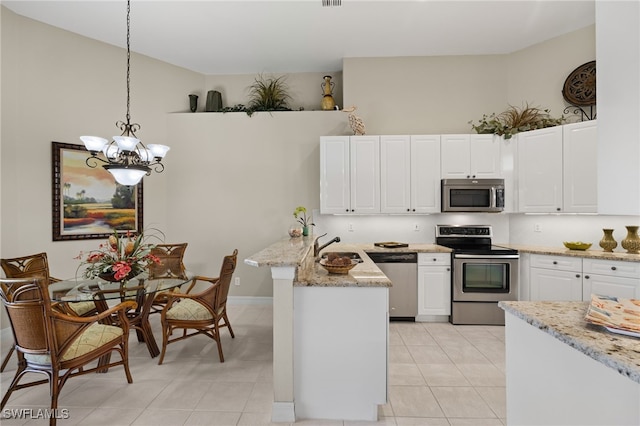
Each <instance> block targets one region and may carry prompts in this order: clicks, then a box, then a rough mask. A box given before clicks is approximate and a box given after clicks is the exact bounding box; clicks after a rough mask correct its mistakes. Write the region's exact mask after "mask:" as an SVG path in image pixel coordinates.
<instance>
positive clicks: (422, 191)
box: [411, 135, 440, 213]
mask: <svg viewBox="0 0 640 426" xmlns="http://www.w3.org/2000/svg"><path fill="white" fill-rule="evenodd" d="M411 212H412V213H414V212H415V213H439V212H440V135H419V136H411Z"/></svg>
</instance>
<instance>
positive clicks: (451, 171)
mask: <svg viewBox="0 0 640 426" xmlns="http://www.w3.org/2000/svg"><path fill="white" fill-rule="evenodd" d="M440 149H441V162H440V165H441V168H442V169H441V175H442V178H443V179H469V178H475V179H485V178H499V177H502V176H501V174H500V162H501V158H500V141H499V138H497V137H495V136H494V135H475V134H474V135H442V136H441V144H440Z"/></svg>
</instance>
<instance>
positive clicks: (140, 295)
mask: <svg viewBox="0 0 640 426" xmlns="http://www.w3.org/2000/svg"><path fill="white" fill-rule="evenodd" d="M189 282H191V274H187V275H185V276H184V277H170V278H149V277H148V275H147V274H146V273H144V274H141V275H138V276H137V277H135V278H133V279H131V280H129V281H127V282H126V283H124V284H122V283H120V282H109V281H106V280H103V279H101V278H94V279H88V280H87V279H76V278H74V279H69V280H63V281H58V282H54V283H51V284H50V285H49V295H50V297H51V300H52V301H54V302H59V303H82V302H93V303H95V305H96V308H97V310H98V311H99V312H102V311H105V310H107V309H108V308H109V306H111V305H114V304H117V303H119V302H121V301H124V300H134V301H135V302H136V303H137V306H136V308H135V309H132V310H130V311H129V312H127V319H128V321H129V326H130V327H131V328H133V329H135V330H136V334H137V336H138V341H139V342H144V343H145V344H146V345H147V348H148V349H149V354H150V355H151V357H152V358H154V357H156V356H158V355H160V350H159V349H158V344H157V343H156V340H155V338H154V337H153V332H152V331H151V324H150V323H149V314H150V313H151V307H152V305H153V301H154V298H155V295H156V294H157V293H158V292H162V291H168V290H173V289H176V288H178V287H180V286H182V285H184V284H187V283H189Z"/></svg>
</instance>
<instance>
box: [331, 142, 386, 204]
mask: <svg viewBox="0 0 640 426" xmlns="http://www.w3.org/2000/svg"><path fill="white" fill-rule="evenodd" d="M320 213H323V214H345V213H359V214H372V213H380V138H379V137H378V136H323V137H321V138H320Z"/></svg>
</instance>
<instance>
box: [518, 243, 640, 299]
mask: <svg viewBox="0 0 640 426" xmlns="http://www.w3.org/2000/svg"><path fill="white" fill-rule="evenodd" d="M528 278H529V282H528V284H529V295H530V300H556V301H578V300H584V301H590V300H591V295H592V294H599V295H603V296H614V297H624V298H640V262H625V261H615V260H605V259H592V258H579V257H572V256H549V255H538V254H532V255H531V258H530V267H529V277H528Z"/></svg>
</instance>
